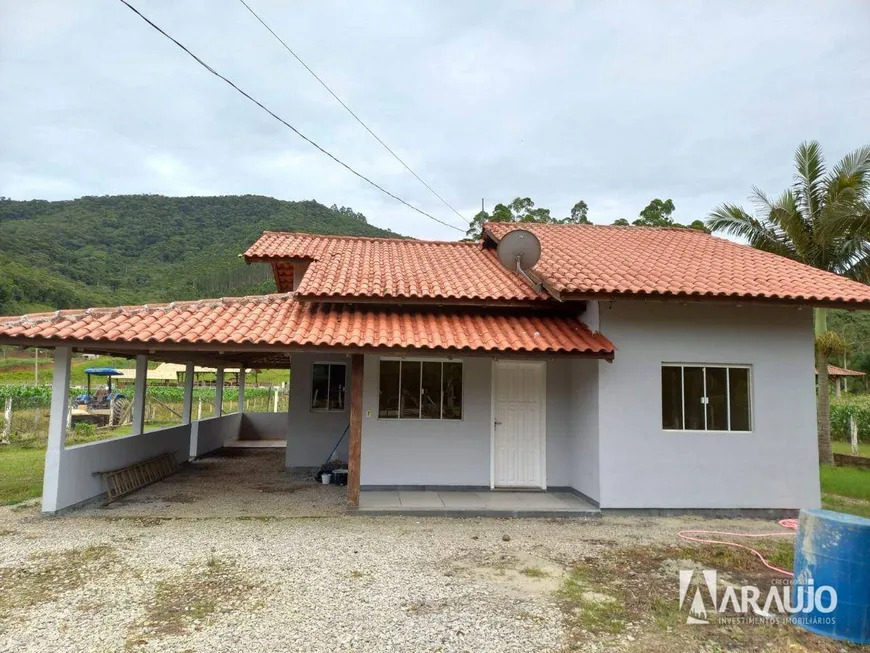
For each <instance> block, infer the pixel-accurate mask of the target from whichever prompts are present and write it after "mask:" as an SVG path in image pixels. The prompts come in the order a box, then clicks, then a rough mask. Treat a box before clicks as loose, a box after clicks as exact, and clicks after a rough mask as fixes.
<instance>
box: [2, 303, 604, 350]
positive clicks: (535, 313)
mask: <svg viewBox="0 0 870 653" xmlns="http://www.w3.org/2000/svg"><path fill="white" fill-rule="evenodd" d="M0 342H2V343H6V344H20V345H25V346H49V347H50V346H57V345H62V344H68V345H71V346H76V347H82V348H86V349H88V348H90V349H94V350H101V351H128V352H129V351H149V352H155V351H161V352H162V351H179V350H183V351H185V352H190V351H198V352H211V354H210V355H211V360H216V359H218V358H219V357H220V356H223V355H224V354H227V356H226V358H225V360H233V361H239V362H245V363H248V364H251V365H255V366H256V362H255V361H256V360H257V358H258V357H264V358H274V355H275V354H276V353H278V354H280V353H281V352H288V351H291V350H298V349H308V348H329V349H334V350H343V351H366V350H373V351H382V350H415V351H419V350H424V351H430V352H447V353H450V352H455V353H463V352H476V353H493V354H494V353H501V352H509V353H517V354H570V355H578V356H589V357H596V358H607V359H610V358H612V356H613V352H614V347H613V344H612V343H611V342H610V341H609V340H608V339H607V338H606V337H604V336H603V335H601V334H600V333H593V332H592V331H590V330H589V328H588V327H587V326H586V325H585V324H584V323H583V322H581V321H580V320H579V319H578V318H577V316H576V315H575V314H571V313H566V312H564V310H563V311H561V312H555V311H541V310H529V309H518V308H514V309H486V310H485V309H482V308H481V309H476V310H470V309H469V308H468V307H465V308H435V307H432V308H412V307H397V306H388V305H382V304H381V305H379V304H334V303H311V302H300V301H297V300H296V298H295V297H294V295H293V294H292V293H286V294H276V295H262V296H257V297H234V298H223V299H214V300H199V301H189V302H174V303H171V304H152V305H145V306H121V307H116V308H91V309H87V310H64V311H57V312H53V313H41V314H32V315H24V316H20V317H6V318H0ZM221 360H224V359H223V358H221Z"/></svg>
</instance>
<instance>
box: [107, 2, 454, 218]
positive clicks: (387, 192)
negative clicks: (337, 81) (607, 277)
mask: <svg viewBox="0 0 870 653" xmlns="http://www.w3.org/2000/svg"><path fill="white" fill-rule="evenodd" d="M119 2H121V3H123V4H125V5H126V6H127V8H128V9H130V10H131V11H132V12H133V13H135V14H136V15H137V16H139V18H141V19H142V20H144V21H145V22H146V23H148V24H149V25H150V26H151V27H153V28H154V29H155V30H157V31H158V32H160V33H161V34H162V35H163V36H165V37H166V38H167V39H169V40H170V41H172V42H173V43H174V44H175V45H177V46H178V47H179V48H181V49H182V50H184V52H186V53H187V54H188V55H189V56H190V57H191V58H193V59H194V60H195V61H196V62H197V63H198V64H199V65H200V66H202V67H203V68H205V69H206V70H207V71H209V72H210V73H211V74H212V75H214V76H215V77H218V78H219V79H221V80H223V81H224V82H226V83H227V84H229V85H230V86H231V87H232V88H233V89H234V90H235V91H237V92H238V93H240V94H241V95H243V96H244V97H245V98H247V99H248V100H250V101H251V102H253V103H254V104H256V105H257V106H258V107H260V108H261V109H262V110H263V111H265V112H266V113H268V114H269V115H270V116H272V117H273V118H274V119H275V120H277V121H278V122H280V123H281V124H283V125H284V126H285V127H287V128H288V129H290V130H292V131H293V132H294V133H295V134H296V135H297V136H299V137H300V138H301V139H302V140H304V141H305V142H307V143H308V144H310V145H313V146H314V147H316V148H317V149H318V150H320V151H321V152H322V153H323V154H325V155H326V156H328V157H329V158H330V159H332V160H333V161H335V162H336V163H338V164H339V165H341V166H342V167H343V168H345V169H346V170H349V171H350V172H352V173H353V174H354V175H356V176H357V177H359V178H360V179H362V180H363V181H365V182H366V183H368V184H371V185H372V186H374V187H375V188H377V189H378V190H379V191H381V192H382V193H384V194H386V195H389V196H390V197H392V198H393V199H394V200H396V201H397V202H401V203H402V204H404V205H405V206H407V207H408V208H409V209H413V210H414V211H416V212H417V213H419V214H421V215H425V216H426V217H427V218H429V219H430V220H434V221H435V222H437V223H439V224H442V225H444V226H445V227H450V228H451V229H455V230H456V231H459V232H460V233H463V234H464V233H465V230H464V229H460V228H459V227H456V226H454V225H452V224H450V223H449V222H444V220H439V219H438V218H436V217H435V216H434V215H430V214H429V213H426V211H423V210H422V209H418V208H417V207H416V206H414V205H413V204H409V203H408V202H406V201H405V200H403V199H402V198H401V197H399V196H398V195H394V194H393V193H391V192H390V191H388V190H387V189H386V188H384V187H383V186H380V185H379V184H377V183H375V182H374V181H372V180H371V179H369V178H368V177H366V176H365V175H363V174H361V173H359V172H357V171H356V170H354V169H353V168H351V167H350V166H349V165H348V164H346V163H345V162H344V161H342V160H341V159H339V158H338V157H336V156H335V155H334V154H332V153H330V152H328V151H327V150H325V149H323V148H322V147H320V145H318V144H317V143H315V142H314V141H313V140H311V139H310V138H308V137H307V136H306V135H305V134H303V133H302V132H300V131H299V130H298V129H296V128H295V127H294V126H293V125H291V124H290V123H289V122H287V121H286V120H284V119H283V118H282V117H281V116H279V115H278V114H276V113H275V112H274V111H272V110H271V109H269V108H268V107H267V106H266V105H264V104H263V103H262V102H260V101H259V100H256V99H255V98H253V97H251V96H250V95H248V93H246V92H245V91H243V90H242V89H240V88H239V87H238V86H236V85H235V84H234V83H233V82H232V81H230V80H229V79H227V78H226V77H224V76H223V75H221V74H220V73H219V72H218V71H216V70H215V69H214V68H212V67H211V66H209V65H208V64H207V63H206V62H205V61H203V60H202V59H200V58H199V57H198V56H196V55H195V54H194V53H193V52H191V51H190V50H188V49H187V48H186V47H185V46H184V45H183V44H182V43H181V42H179V41H178V40H176V39H175V38H173V37H172V36H170V35H169V34H167V33H166V32H165V31H163V30H162V29H161V28H160V27H158V26H157V25H156V24H155V23H153V22H152V21H151V20H150V19H149V18H147V17H146V16H144V15H143V14H142V13H141V12H140V11H139V10H138V9H136V7H134V6H133V5H131V4H130V3H129V2H127V0H119Z"/></svg>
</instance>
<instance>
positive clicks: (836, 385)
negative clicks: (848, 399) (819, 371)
mask: <svg viewBox="0 0 870 653" xmlns="http://www.w3.org/2000/svg"><path fill="white" fill-rule="evenodd" d="M840 388H841V383H840V377H839V376H838V377H837V378H836V379H834V392H835V394H836V396H838V397H839V396H840V392H841V389H840Z"/></svg>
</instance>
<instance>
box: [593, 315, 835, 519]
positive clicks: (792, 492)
mask: <svg viewBox="0 0 870 653" xmlns="http://www.w3.org/2000/svg"><path fill="white" fill-rule="evenodd" d="M600 321H601V331H602V332H603V333H604V334H605V335H606V336H607V337H608V338H610V339H611V340H612V341H613V343H614V344H615V345H616V347H617V352H616V357H615V361H614V362H613V363H610V364H609V363H604V362H601V363H599V364H598V372H599V428H600V457H601V470H600V472H601V477H600V482H601V496H600V502H601V507H602V508H813V507H818V506H819V504H820V496H819V468H818V460H817V453H816V426H815V421H816V412H815V381H814V362H813V326H812V311H810V310H808V309H805V310H798V309H796V308H784V307H771V306H758V305H747V306H742V307H738V306H736V305H713V304H686V305H680V304H676V303H654V302H649V303H646V302H640V301H616V302H614V303H613V304H612V305H610V306H608V305H607V304H601V310H600ZM662 362H684V363H710V364H714V363H733V364H750V365H751V366H752V370H751V378H752V389H753V404H752V409H753V413H752V414H753V417H752V422H753V432H752V433H748V434H746V433H703V432H669V431H664V430H662V423H661V419H662V418H661V364H662Z"/></svg>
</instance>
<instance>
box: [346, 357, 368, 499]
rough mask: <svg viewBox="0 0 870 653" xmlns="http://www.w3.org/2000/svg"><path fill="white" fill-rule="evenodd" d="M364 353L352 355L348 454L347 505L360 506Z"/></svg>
mask: <svg viewBox="0 0 870 653" xmlns="http://www.w3.org/2000/svg"><path fill="white" fill-rule="evenodd" d="M364 362H365V358H363V355H362V354H352V355H351V357H350V445H349V447H350V448H349V450H348V455H347V505H349V506H353V507H354V508H356V507H358V506H359V485H360V461H361V460H362V449H361V447H362V425H363V366H364Z"/></svg>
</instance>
